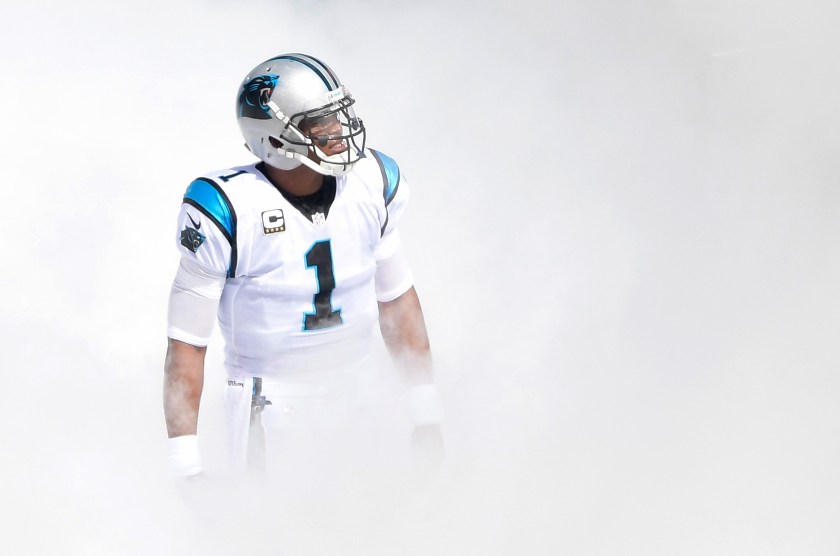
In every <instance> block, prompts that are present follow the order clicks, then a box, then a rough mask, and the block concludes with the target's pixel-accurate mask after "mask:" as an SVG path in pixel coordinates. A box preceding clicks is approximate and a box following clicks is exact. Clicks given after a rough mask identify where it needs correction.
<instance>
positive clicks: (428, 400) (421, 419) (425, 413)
mask: <svg viewBox="0 0 840 556" xmlns="http://www.w3.org/2000/svg"><path fill="white" fill-rule="evenodd" d="M408 399H409V404H410V406H411V417H412V419H413V420H414V424H415V425H417V426H421V425H439V424H440V423H441V421H443V400H441V398H440V394H438V391H437V388H436V387H435V385H434V384H421V385H419V386H412V387H411V388H410V389H409V391H408Z"/></svg>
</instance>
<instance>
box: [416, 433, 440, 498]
mask: <svg viewBox="0 0 840 556" xmlns="http://www.w3.org/2000/svg"><path fill="white" fill-rule="evenodd" d="M411 447H412V452H413V454H412V455H413V459H414V468H415V471H416V473H417V477H418V479H419V480H420V482H421V483H424V484H425V483H430V482H432V481H433V480H434V479H435V478H437V476H438V474H439V473H440V469H441V467H442V466H443V460H444V457H445V451H444V447H443V434H442V433H441V430H440V425H418V426H415V427H414V430H413V431H412V433H411Z"/></svg>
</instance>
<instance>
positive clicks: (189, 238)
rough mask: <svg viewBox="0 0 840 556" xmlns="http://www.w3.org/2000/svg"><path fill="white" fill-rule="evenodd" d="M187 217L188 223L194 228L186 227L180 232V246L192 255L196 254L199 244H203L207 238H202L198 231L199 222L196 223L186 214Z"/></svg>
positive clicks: (202, 235)
mask: <svg viewBox="0 0 840 556" xmlns="http://www.w3.org/2000/svg"><path fill="white" fill-rule="evenodd" d="M187 216H189V218H190V222H191V223H192V225H193V226H194V227H190V226H189V225H187V226H185V227H184V229H183V230H181V245H183V246H184V247H186V248H187V249H189V250H190V251H192V252H193V253H196V252H198V248H199V247H201V244H202V243H204V240H205V239H207V238H205V237H204V234H202V233H201V232H199V231H198V228H200V227H201V222H200V221H199V222H196V221H195V220H193V217H192V216H190V215H189V214H187Z"/></svg>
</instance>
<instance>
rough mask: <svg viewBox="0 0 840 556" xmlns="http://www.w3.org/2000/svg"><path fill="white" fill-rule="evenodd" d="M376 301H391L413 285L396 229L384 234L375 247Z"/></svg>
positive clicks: (406, 256) (412, 275) (406, 257)
mask: <svg viewBox="0 0 840 556" xmlns="http://www.w3.org/2000/svg"><path fill="white" fill-rule="evenodd" d="M375 256H376V276H375V278H374V280H375V283H376V300H377V301H380V302H383V303H384V302H387V301H393V300H394V299H396V298H398V297H399V296H401V295H402V294H404V293H405V292H406V291H408V289H409V288H410V287H411V286H412V285H414V274H413V273H412V272H411V266H410V265H409V264H408V255H406V253H405V250H404V249H403V247H402V242H401V241H400V235H399V233H398V232H397V230H396V229H391V230H389V231H387V232H386V233H385V235H384V236H383V237H382V240H381V241H380V242H379V245H377V246H376V251H375Z"/></svg>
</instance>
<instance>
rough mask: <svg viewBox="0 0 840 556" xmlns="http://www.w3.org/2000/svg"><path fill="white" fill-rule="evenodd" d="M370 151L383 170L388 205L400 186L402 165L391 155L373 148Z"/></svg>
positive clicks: (386, 203)
mask: <svg viewBox="0 0 840 556" xmlns="http://www.w3.org/2000/svg"><path fill="white" fill-rule="evenodd" d="M370 152H371V153H373V158H375V159H376V162H378V163H379V170H380V171H381V172H382V183H383V190H382V195H383V196H384V197H385V205H386V206H387V205H389V204H390V203H391V201H392V200H393V199H394V196H395V195H396V194H397V189H398V188H399V186H400V167H399V166H397V163H396V161H395V160H394V159H393V158H391V157H390V156H388V155H386V154H383V153H381V152H379V151H375V150H373V149H370Z"/></svg>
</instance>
